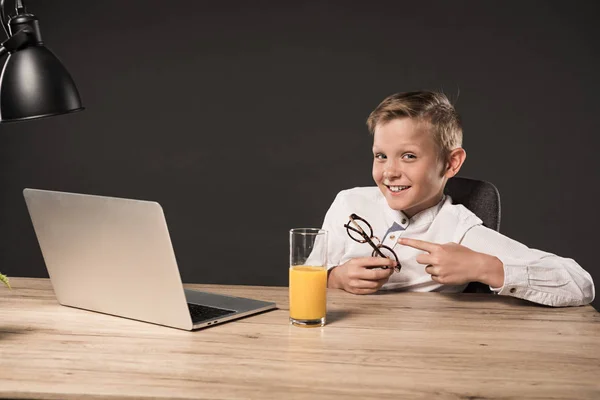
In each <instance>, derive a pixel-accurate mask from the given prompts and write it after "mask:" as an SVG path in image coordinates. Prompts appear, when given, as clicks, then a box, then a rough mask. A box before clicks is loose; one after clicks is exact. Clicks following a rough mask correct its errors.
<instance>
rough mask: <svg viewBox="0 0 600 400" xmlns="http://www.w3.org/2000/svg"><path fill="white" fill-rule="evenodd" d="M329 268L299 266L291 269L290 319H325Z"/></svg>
mask: <svg viewBox="0 0 600 400" xmlns="http://www.w3.org/2000/svg"><path fill="white" fill-rule="evenodd" d="M326 305H327V268H325V267H315V266H307V265H297V266H293V267H291V268H290V317H291V318H293V319H296V320H318V319H321V318H324V317H325V312H326Z"/></svg>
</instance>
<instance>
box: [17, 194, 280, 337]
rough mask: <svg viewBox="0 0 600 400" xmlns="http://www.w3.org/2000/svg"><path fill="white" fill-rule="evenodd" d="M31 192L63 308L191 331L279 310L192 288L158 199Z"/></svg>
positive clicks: (29, 202)
mask: <svg viewBox="0 0 600 400" xmlns="http://www.w3.org/2000/svg"><path fill="white" fill-rule="evenodd" d="M23 195H24V197H25V201H26V203H27V208H28V210H29V215H30V216H31V221H32V222H33V227H34V229H35V234H36V236H37V239H38V242H39V244H40V249H41V251H42V255H43V257H44V262H45V264H46V268H47V269H48V274H49V275H50V281H51V282H52V286H53V288H54V292H55V294H56V298H57V300H58V302H59V303H60V304H62V305H65V306H70V307H77V308H82V309H86V310H91V311H96V312H101V313H105V314H111V315H116V316H120V317H125V318H131V319H135V320H139V321H145V322H150V323H154V324H159V325H165V326H169V327H173V328H179V329H186V330H194V329H200V328H204V327H207V326H212V325H216V324H220V323H222V322H226V321H230V320H233V319H237V318H241V317H245V316H248V315H251V314H256V313H259V312H263V311H267V310H271V309H274V308H276V305H275V303H270V302H265V301H259V300H253V299H246V298H240V297H231V296H224V295H219V294H212V293H206V292H200V291H196V290H188V289H184V288H183V285H182V282H181V276H180V274H179V269H178V267H177V261H176V260H175V253H174V251H173V246H172V245H171V238H170V236H169V230H168V228H167V223H166V220H165V216H164V213H163V210H162V207H161V206H160V204H158V203H156V202H152V201H142V200H130V199H121V198H115V197H103V196H93V195H85V194H76V193H65V192H55V191H47V190H37V189H25V190H23ZM198 265H202V255H201V254H200V255H199V257H198Z"/></svg>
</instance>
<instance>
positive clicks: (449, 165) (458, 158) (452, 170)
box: [444, 147, 467, 178]
mask: <svg viewBox="0 0 600 400" xmlns="http://www.w3.org/2000/svg"><path fill="white" fill-rule="evenodd" d="M466 158H467V152H466V151H465V149H463V148H462V147H459V148H457V149H454V150H452V151H451V152H450V154H449V155H448V161H447V162H446V170H445V171H444V176H445V177H446V178H452V177H453V176H454V175H456V174H458V171H460V167H462V165H463V163H464V162H465V159H466Z"/></svg>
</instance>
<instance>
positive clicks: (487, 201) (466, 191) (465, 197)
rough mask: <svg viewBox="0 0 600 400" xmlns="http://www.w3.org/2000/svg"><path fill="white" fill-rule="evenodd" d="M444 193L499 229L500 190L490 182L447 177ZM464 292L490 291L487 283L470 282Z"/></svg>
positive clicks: (485, 223)
mask: <svg viewBox="0 0 600 400" xmlns="http://www.w3.org/2000/svg"><path fill="white" fill-rule="evenodd" d="M444 193H445V194H447V195H449V196H450V197H452V203H454V204H462V205H463V206H465V207H466V208H467V209H469V210H470V211H471V212H472V213H473V214H475V215H477V216H478V217H479V218H480V219H481V220H482V221H483V225H484V226H486V227H488V228H490V229H493V230H495V231H499V230H500V192H498V189H497V188H496V186H494V185H493V184H491V183H490V182H486V181H481V180H477V179H470V178H462V177H456V176H455V177H454V178H450V179H448V182H447V183H446V187H445V189H444ZM463 292H464V293H490V292H491V291H490V289H489V287H488V286H487V285H484V284H482V283H479V282H471V283H469V284H468V285H467V287H466V288H465V290H464V291H463Z"/></svg>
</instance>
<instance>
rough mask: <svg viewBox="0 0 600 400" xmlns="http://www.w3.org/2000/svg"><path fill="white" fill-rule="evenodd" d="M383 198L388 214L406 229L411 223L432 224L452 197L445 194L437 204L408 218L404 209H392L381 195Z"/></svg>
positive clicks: (413, 224) (417, 224)
mask: <svg viewBox="0 0 600 400" xmlns="http://www.w3.org/2000/svg"><path fill="white" fill-rule="evenodd" d="M381 199H382V200H383V203H384V204H385V207H386V209H387V210H388V214H389V215H390V217H392V219H393V220H394V221H395V222H396V223H397V224H398V225H400V226H401V227H402V228H403V229H406V228H407V227H408V226H409V225H411V226H419V225H424V224H431V223H432V222H433V220H434V219H435V217H436V216H437V215H438V213H439V212H440V210H441V208H442V206H443V205H444V203H445V202H446V201H447V200H450V197H448V196H446V195H443V196H442V199H441V200H440V201H439V203H437V204H436V205H435V206H433V207H429V208H427V209H425V210H423V211H421V212H419V213H417V214H415V215H413V216H412V218H408V216H407V215H406V214H405V213H404V212H402V211H397V210H393V209H391V208H390V207H389V206H388V204H387V201H386V200H385V197H383V196H381ZM450 201H451V200H450Z"/></svg>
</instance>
